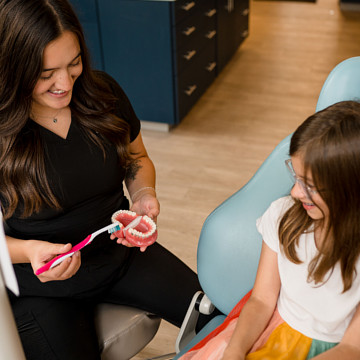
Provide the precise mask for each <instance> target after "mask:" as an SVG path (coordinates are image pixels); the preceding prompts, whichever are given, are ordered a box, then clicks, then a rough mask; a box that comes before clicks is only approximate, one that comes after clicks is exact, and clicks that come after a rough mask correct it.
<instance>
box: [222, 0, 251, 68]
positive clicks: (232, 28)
mask: <svg viewBox="0 0 360 360" xmlns="http://www.w3.org/2000/svg"><path fill="white" fill-rule="evenodd" d="M217 10H218V14H217V39H218V42H217V54H218V58H217V62H218V73H219V72H220V71H221V70H222V69H223V68H224V66H225V65H226V64H227V63H228V62H229V60H230V58H231V57H232V56H233V55H234V53H235V51H236V50H237V48H238V47H239V45H240V44H241V43H242V41H243V40H244V38H245V37H246V36H247V30H248V15H249V1H248V0H217Z"/></svg>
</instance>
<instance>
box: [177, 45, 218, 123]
mask: <svg viewBox="0 0 360 360" xmlns="http://www.w3.org/2000/svg"><path fill="white" fill-rule="evenodd" d="M215 57H216V54H215V48H214V47H213V46H211V45H210V46H207V48H206V49H204V51H203V52H202V53H201V54H199V56H198V57H197V59H196V60H195V61H194V63H193V64H192V65H191V66H190V67H188V68H187V69H186V70H184V71H183V72H182V74H181V76H180V77H178V78H177V79H178V83H177V88H178V89H177V96H178V113H179V118H180V119H181V118H183V117H184V116H185V115H186V114H187V113H188V111H189V110H190V108H191V107H192V106H193V105H194V104H195V102H196V101H197V100H198V99H199V97H200V96H201V95H202V94H203V93H204V91H205V90H206V89H207V87H208V86H209V85H210V84H211V83H212V82H213V81H214V79H215V76H216V75H215V74H216V60H215Z"/></svg>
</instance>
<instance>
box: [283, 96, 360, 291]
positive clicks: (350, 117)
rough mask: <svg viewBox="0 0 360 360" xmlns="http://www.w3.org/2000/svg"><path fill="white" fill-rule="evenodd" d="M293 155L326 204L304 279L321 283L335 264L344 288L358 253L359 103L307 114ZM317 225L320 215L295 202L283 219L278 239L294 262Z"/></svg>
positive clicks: (292, 146)
mask: <svg viewBox="0 0 360 360" xmlns="http://www.w3.org/2000/svg"><path fill="white" fill-rule="evenodd" d="M294 155H301V156H302V160H303V161H304V173H305V174H308V173H311V175H312V181H313V183H314V185H315V187H316V189H320V195H321V197H322V199H323V200H324V202H325V203H326V205H327V207H328V209H329V215H328V221H327V222H326V228H325V229H324V230H325V234H326V237H325V240H324V241H323V242H322V244H321V246H320V248H319V252H318V255H317V256H315V258H314V259H312V261H311V262H310V265H309V277H308V280H309V281H311V280H313V281H314V282H315V284H320V283H323V282H325V281H326V280H327V279H328V277H329V275H331V272H332V271H333V270H334V267H335V265H336V264H339V266H340V269H341V275H342V280H343V284H344V289H343V290H344V292H345V291H347V290H348V289H350V287H351V285H352V283H353V280H354V277H355V276H356V264H357V261H358V259H359V255H360V103H358V102H354V101H343V102H339V103H337V104H335V105H332V106H329V107H328V108H326V109H324V110H322V111H320V112H318V113H315V114H314V115H312V116H310V117H309V118H308V119H306V120H305V122H304V123H303V124H302V125H300V126H299V127H298V129H297V130H296V131H295V133H294V134H293V136H292V138H291V143H290V156H294ZM305 182H306V179H305ZM315 205H316V204H315ZM316 226H325V222H324V220H323V219H322V220H317V221H314V220H313V219H311V218H310V217H309V216H308V215H307V213H306V211H305V209H304V208H303V207H302V204H301V203H300V202H299V201H295V204H294V205H293V206H292V207H291V208H290V209H289V210H288V211H287V212H286V213H285V215H284V216H283V218H282V219H281V221H280V225H279V237H280V243H281V244H282V249H283V251H284V253H285V255H286V256H287V257H288V258H289V259H290V260H291V261H293V262H294V263H300V262H301V261H300V260H299V258H298V256H297V254H296V245H297V244H298V242H299V237H300V235H301V234H303V233H305V232H307V231H313V229H314V227H316Z"/></svg>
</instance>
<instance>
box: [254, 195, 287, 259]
mask: <svg viewBox="0 0 360 360" xmlns="http://www.w3.org/2000/svg"><path fill="white" fill-rule="evenodd" d="M293 204H294V200H293V198H292V197H291V196H285V197H282V198H280V199H277V200H275V201H273V202H272V203H271V204H270V206H269V207H268V209H267V210H266V211H265V213H264V214H263V215H262V216H261V217H260V218H259V219H258V220H257V221H256V227H257V230H258V232H259V233H260V234H261V236H262V238H263V240H264V241H265V243H266V244H267V245H268V246H269V247H270V248H271V249H272V250H274V251H275V252H279V237H278V229H279V223H280V219H281V218H282V216H283V215H284V214H285V212H286V211H287V210H288V209H289V208H290V207H291V206H292V205H293Z"/></svg>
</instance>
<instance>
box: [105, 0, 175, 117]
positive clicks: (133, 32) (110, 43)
mask: <svg viewBox="0 0 360 360" xmlns="http://www.w3.org/2000/svg"><path fill="white" fill-rule="evenodd" d="M99 20H100V24H101V39H102V44H103V52H104V67H105V71H106V72H108V73H109V74H110V75H112V76H113V77H114V78H115V79H116V80H117V81H118V82H119V84H120V85H121V86H122V87H123V88H124V90H125V92H126V93H127V95H128V96H129V98H130V101H131V103H132V104H133V106H134V109H135V112H136V113H137V115H138V116H139V118H140V119H141V120H148V121H153V122H162V123H168V124H175V123H176V121H177V120H176V116H175V103H174V86H175V85H174V76H173V60H172V59H173V57H172V40H171V39H172V27H171V21H170V8H169V3H168V2H166V1H134V0H102V1H101V2H99Z"/></svg>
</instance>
